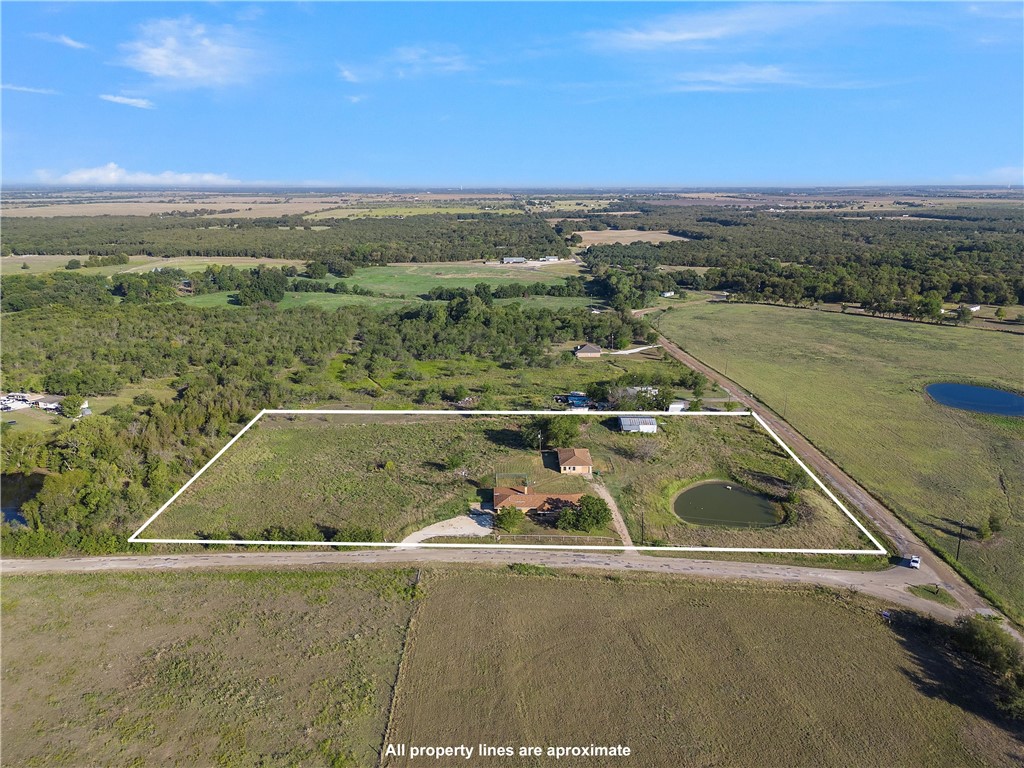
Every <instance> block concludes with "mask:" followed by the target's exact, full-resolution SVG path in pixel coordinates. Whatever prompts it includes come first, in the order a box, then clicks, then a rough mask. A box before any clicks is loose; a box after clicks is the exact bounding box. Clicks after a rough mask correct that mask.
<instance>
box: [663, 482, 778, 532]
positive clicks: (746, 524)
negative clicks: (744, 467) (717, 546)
mask: <svg viewBox="0 0 1024 768" xmlns="http://www.w3.org/2000/svg"><path fill="white" fill-rule="evenodd" d="M673 509H674V511H675V513H676V514H677V515H678V516H679V517H680V518H681V519H682V520H685V521H686V522H688V523H693V524H694V525H716V526H728V527H730V528H768V527H770V526H773V525H778V524H779V522H781V515H780V514H779V510H778V505H776V504H775V503H774V502H772V501H771V499H768V498H767V497H765V496H762V495H761V494H759V493H755V492H754V491H751V490H749V489H747V488H744V487H743V486H741V485H737V484H736V483H730V482H726V481H722V480H712V481H710V482H706V483H700V484H698V485H694V486H691V487H690V488H687V489H686V490H684V491H683V492H682V493H680V494H679V495H678V496H676V498H675V501H674V502H673Z"/></svg>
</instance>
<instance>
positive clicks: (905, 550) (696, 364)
mask: <svg viewBox="0 0 1024 768" xmlns="http://www.w3.org/2000/svg"><path fill="white" fill-rule="evenodd" d="M658 341H659V343H660V344H661V346H662V347H663V348H664V349H665V351H666V352H667V353H668V354H669V355H671V356H672V357H674V358H675V359H676V360H679V361H680V362H681V363H684V364H685V365H687V366H689V367H690V368H693V369H694V370H695V371H700V372H701V373H703V374H704V375H705V376H707V377H708V379H710V380H711V381H713V382H715V383H716V384H718V386H720V387H722V388H723V389H725V390H727V391H728V392H729V393H730V394H731V395H733V397H735V398H736V399H737V400H738V401H739V402H740V403H742V404H743V405H744V406H746V407H747V408H749V409H751V410H754V411H757V413H758V415H760V416H761V418H762V419H764V420H765V421H766V422H767V423H768V425H769V426H770V427H771V428H772V429H773V430H775V432H776V434H778V435H779V437H781V438H782V439H783V440H785V441H786V443H787V444H788V445H789V447H790V448H792V449H793V450H794V451H796V453H797V455H799V456H800V458H801V459H803V460H804V462H806V464H807V465H808V466H809V467H811V469H812V470H814V472H815V474H817V475H818V477H820V478H821V479H822V480H823V481H824V482H825V484H826V485H828V486H830V487H832V488H833V489H835V490H836V491H838V492H839V494H841V495H842V496H844V497H845V498H846V499H847V501H849V502H850V503H851V504H852V506H853V507H854V511H855V512H856V513H858V514H859V515H860V516H861V517H862V519H868V520H870V521H871V522H872V523H873V524H874V525H875V526H876V527H877V528H878V529H879V530H880V531H882V533H884V534H885V535H886V536H887V537H889V539H890V540H891V541H892V542H893V543H894V544H895V545H896V548H897V550H898V551H897V552H896V553H894V554H905V555H906V554H918V555H921V556H922V557H923V558H924V560H925V563H926V565H927V567H928V569H929V570H930V571H932V572H933V573H934V574H935V581H936V582H937V583H942V584H944V585H946V589H947V590H948V591H949V592H951V593H952V594H953V595H954V596H955V597H956V599H957V600H958V601H959V602H960V604H961V605H963V606H965V607H967V608H969V609H970V610H972V611H975V612H979V613H993V612H994V611H993V609H992V606H991V605H989V603H988V601H987V600H985V599H984V598H983V597H982V596H981V595H979V594H978V593H977V592H975V591H974V588H973V587H971V586H970V585H969V584H968V583H967V582H966V581H964V580H963V579H962V578H961V577H960V575H959V574H958V573H957V572H956V571H954V570H953V569H952V568H951V567H950V566H948V565H947V564H946V563H945V562H943V561H942V560H940V559H939V557H938V556H937V555H935V554H933V553H932V552H931V551H930V550H929V549H928V547H927V545H925V544H924V543H923V542H922V541H921V540H920V539H918V538H917V536H915V535H914V534H913V532H912V531H911V530H910V529H909V528H907V527H906V526H905V525H904V524H903V523H902V522H900V521H899V520H898V519H897V518H896V516H895V515H894V514H893V513H892V512H890V511H889V510H888V509H887V508H886V507H885V506H884V505H883V504H882V503H881V502H879V501H878V500H877V499H876V498H875V497H873V496H872V495H871V494H869V493H868V492H867V491H865V490H864V489H863V488H861V487H860V485H858V484H857V482H856V481H855V480H854V479H853V478H852V477H850V476H849V475H847V474H846V473H845V472H844V471H843V470H842V469H840V468H839V467H838V466H837V465H836V464H835V463H834V462H833V461H831V460H830V459H829V458H828V457H826V456H825V455H824V454H823V453H822V452H821V451H819V450H818V449H817V448H816V447H815V446H814V445H813V444H811V443H810V442H809V441H808V440H807V439H806V438H805V437H804V436H803V435H801V434H800V433H799V432H797V431H796V430H795V429H793V427H791V426H790V425H789V424H788V423H787V422H786V421H784V420H783V419H782V417H780V416H779V415H778V414H777V413H775V412H773V411H772V410H771V409H769V408H768V407H767V406H765V405H764V404H763V403H761V402H760V401H758V400H757V398H755V397H754V396H753V395H751V394H750V393H749V392H747V391H746V390H745V389H743V387H741V386H740V385H739V384H737V383H736V382H735V381H733V380H732V379H728V378H726V377H725V376H723V375H722V374H721V373H719V372H718V371H716V370H715V369H714V368H711V367H709V366H707V365H705V364H704V363H702V362H701V361H700V360H698V359H697V358H695V357H694V356H693V355H691V354H689V353H687V352H684V351H683V350H682V349H680V348H679V346H678V345H676V344H674V343H673V342H672V341H670V340H669V339H667V338H665V337H664V336H659V337H658Z"/></svg>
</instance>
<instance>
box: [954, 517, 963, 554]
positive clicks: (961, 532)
mask: <svg viewBox="0 0 1024 768" xmlns="http://www.w3.org/2000/svg"><path fill="white" fill-rule="evenodd" d="M963 541H964V520H963V518H960V536H959V538H958V539H957V540H956V561H957V562H958V563H959V562H960V545H961V544H962V543H963Z"/></svg>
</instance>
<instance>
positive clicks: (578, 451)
mask: <svg viewBox="0 0 1024 768" xmlns="http://www.w3.org/2000/svg"><path fill="white" fill-rule="evenodd" d="M556 453H557V454H558V471H559V472H561V473H562V474H563V475H589V474H590V473H591V472H593V471H594V460H593V459H592V458H590V451H588V450H587V449H586V448H559V449H558V450H557V451H556Z"/></svg>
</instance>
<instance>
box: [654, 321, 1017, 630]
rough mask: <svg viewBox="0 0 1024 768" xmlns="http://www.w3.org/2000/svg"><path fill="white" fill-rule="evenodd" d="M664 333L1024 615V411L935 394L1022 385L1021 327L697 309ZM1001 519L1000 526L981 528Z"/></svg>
mask: <svg viewBox="0 0 1024 768" xmlns="http://www.w3.org/2000/svg"><path fill="white" fill-rule="evenodd" d="M659 324H660V328H661V330H662V332H663V333H664V334H665V335H666V336H668V337H669V338H671V339H672V340H673V341H675V342H676V343H677V344H679V345H680V346H681V347H682V348H683V349H685V350H686V351H688V352H690V353H691V354H693V355H695V356H696V357H698V358H700V359H701V360H703V361H704V362H706V363H707V364H709V365H711V366H712V367H714V368H715V369H717V370H719V371H722V372H723V373H727V375H728V376H729V378H731V379H733V380H735V381H737V382H738V383H739V384H740V385H742V386H743V387H745V388H747V389H748V390H750V391H751V392H752V393H753V394H754V395H756V396H757V397H758V398H759V399H760V400H762V401H763V402H764V403H766V404H767V405H768V406H769V407H771V408H772V409H773V410H775V411H776V412H777V413H779V414H782V415H783V416H785V418H786V419H787V420H788V421H789V422H790V423H791V424H792V425H793V426H794V427H796V428H797V429H799V430H800V431H801V432H802V433H803V434H804V435H805V436H807V437H808V438H809V439H810V440H811V441H812V442H814V443H815V444H816V445H817V446H818V447H819V448H821V449H822V450H823V451H824V452H825V453H826V454H828V455H829V456H830V457H831V458H832V459H833V460H835V461H837V462H838V463H839V464H840V465H841V466H842V467H843V468H844V469H845V470H846V471H848V472H850V474H851V475H852V476H853V477H854V478H856V479H857V480H858V481H859V482H860V483H862V484H863V485H864V486H865V487H866V488H867V489H868V490H869V491H870V492H871V493H873V494H874V495H875V496H876V497H878V498H879V499H881V500H882V501H883V502H884V503H885V504H886V505H887V506H888V507H889V508H891V509H892V510H893V511H894V512H896V514H897V515H899V516H900V517H901V518H902V519H903V520H904V521H905V522H907V523H908V524H909V525H910V526H911V527H912V528H913V529H914V530H915V532H916V533H917V534H918V535H919V536H921V537H922V538H923V539H924V540H925V541H926V542H927V543H928V544H929V545H930V546H932V547H933V548H935V549H937V550H939V551H940V552H942V553H943V554H944V555H945V556H946V557H948V558H949V559H951V560H952V559H953V557H954V555H955V552H956V548H957V539H958V534H959V530H960V525H959V523H960V521H961V520H964V521H965V523H966V525H965V534H966V535H965V539H964V542H963V546H962V548H961V553H960V561H959V567H960V568H961V570H962V571H963V572H964V573H965V575H967V576H968V577H969V578H971V579H972V580H973V581H974V582H975V583H976V584H978V585H980V586H981V587H982V588H983V589H984V590H986V592H987V593H988V594H989V595H990V596H991V597H993V598H994V599H995V600H997V601H998V602H999V604H1000V606H1001V607H1002V608H1004V609H1005V610H1006V611H1007V612H1008V613H1009V614H1010V615H1012V616H1013V617H1014V618H1015V619H1016V620H1017V621H1024V420H1021V419H1013V418H1008V417H1007V418H1000V417H996V416H985V415H979V414H972V413H968V412H966V411H960V410H955V409H951V408H947V407H945V406H941V405H939V404H937V403H935V402H933V401H932V400H931V399H930V398H929V397H928V396H927V395H926V394H925V392H924V387H925V386H926V385H927V384H929V383H933V382H940V381H960V382H965V383H972V384H981V385H992V386H996V387H1004V388H1009V389H1017V390H1020V389H1021V387H1022V384H1024V340H1022V339H1021V338H1020V337H1018V336H1014V335H1010V334H1004V333H995V332H990V331H981V330H973V329H971V328H956V327H949V326H933V325H925V324H921V323H907V322H896V321H890V320H884V319H880V318H871V317H863V316H850V315H842V314H836V313H826V312H814V311H809V310H799V309H788V308H782V307H770V306H763V305H729V304H724V303H723V304H701V305H689V306H684V307H681V308H679V309H676V310H673V311H670V312H668V313H666V314H664V315H663V316H662V317H661V318H660V320H659ZM992 521H994V522H996V523H997V524H998V525H999V526H1000V527H1001V528H1002V530H997V531H994V532H993V535H991V536H986V535H985V534H986V531H985V529H986V526H987V525H989V524H990V522H992Z"/></svg>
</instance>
